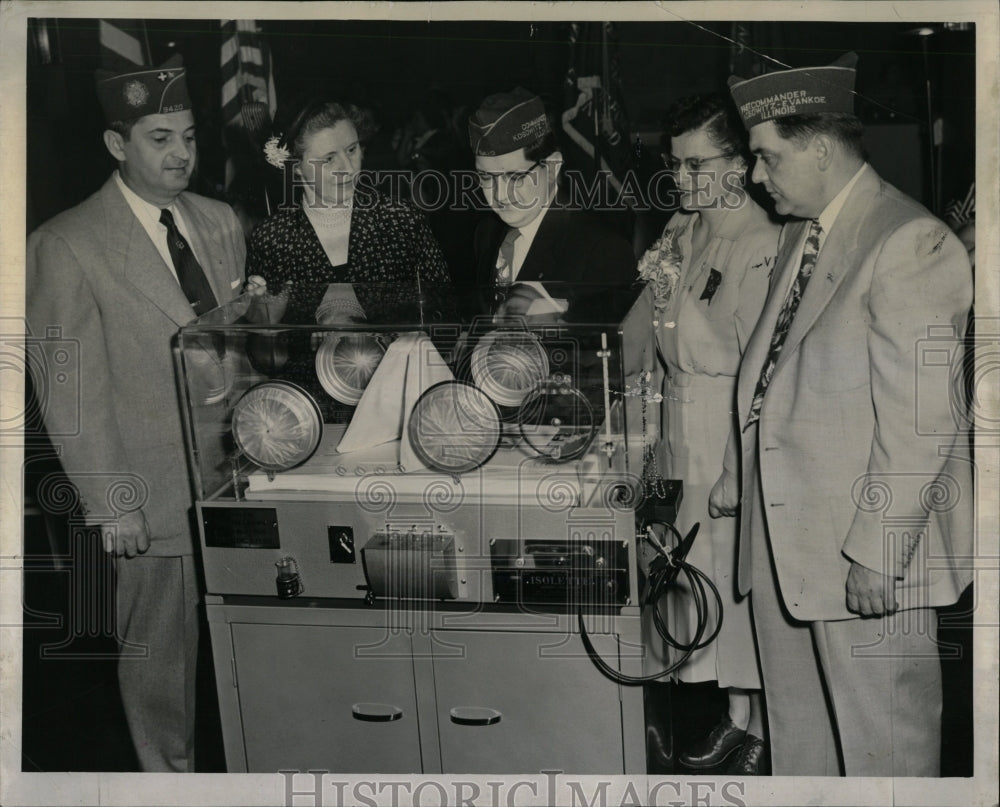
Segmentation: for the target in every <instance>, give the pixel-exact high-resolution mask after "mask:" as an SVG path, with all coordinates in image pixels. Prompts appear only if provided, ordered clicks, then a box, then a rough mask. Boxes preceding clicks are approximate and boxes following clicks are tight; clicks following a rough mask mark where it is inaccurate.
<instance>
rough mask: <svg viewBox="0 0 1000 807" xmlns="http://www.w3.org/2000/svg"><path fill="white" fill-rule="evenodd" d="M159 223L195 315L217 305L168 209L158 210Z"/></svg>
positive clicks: (202, 272)
mask: <svg viewBox="0 0 1000 807" xmlns="http://www.w3.org/2000/svg"><path fill="white" fill-rule="evenodd" d="M160 224H162V225H163V226H164V227H166V228H167V249H169V250H170V258H171V260H173V262H174V270H175V271H176V272H177V279H178V280H179V281H180V284H181V289H182V290H183V292H184V295H185V296H186V297H187V298H188V302H190V303H191V308H193V309H194V313H195V316H201V315H202V314H204V313H205V312H206V311H211V310H212V309H213V308H215V307H216V306H217V305H218V302H217V301H216V299H215V294H213V293H212V287H211V286H210V285H208V279H207V278H206V277H205V272H204V270H202V268H201V264H199V263H198V259H197V258H196V257H195V256H194V252H192V251H191V246H190V245H189V244H188V242H187V241H186V240H184V236H183V235H181V232H180V230H178V229H177V224H176V222H175V221H174V217H173V214H172V213H171V212H170V211H169V210H161V211H160Z"/></svg>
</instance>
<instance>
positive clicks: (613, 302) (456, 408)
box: [177, 285, 658, 773]
mask: <svg viewBox="0 0 1000 807" xmlns="http://www.w3.org/2000/svg"><path fill="white" fill-rule="evenodd" d="M332 288H333V287H331V289H332ZM335 291H336V290H335ZM338 293H339V292H338ZM346 294H347V295H348V296H349V298H350V306H346V307H344V306H341V307H340V308H339V309H338V308H337V307H336V306H335V310H349V311H353V310H357V309H359V308H360V309H364V310H365V311H367V312H368V314H367V319H364V320H362V319H361V318H360V317H357V316H342V317H337V316H335V317H334V319H336V320H337V321H336V322H334V323H333V324H330V323H329V322H328V324H324V325H317V324H316V321H315V319H313V321H312V322H307V321H295V317H294V316H292V312H291V309H290V308H288V301H287V299H286V298H285V297H283V296H281V295H276V296H273V297H272V296H268V297H266V298H251V297H249V296H246V295H244V296H242V297H240V298H237V299H236V300H234V301H232V302H231V303H229V304H227V305H226V306H223V307H221V308H219V309H216V310H215V311H212V312H209V313H208V314H206V315H205V316H203V317H202V318H200V319H199V320H197V321H196V322H195V323H193V324H191V325H189V326H187V327H185V328H183V329H182V330H181V331H180V334H179V336H178V345H177V356H178V368H179V377H180V380H181V382H180V394H181V396H182V398H183V409H184V411H185V414H186V421H187V427H188V435H189V448H190V459H191V465H192V470H193V475H194V478H195V485H196V493H197V518H198V523H199V529H200V538H201V552H202V557H203V561H204V572H205V580H206V584H207V591H208V596H207V598H206V601H207V612H208V619H209V624H210V633H211V641H212V649H213V654H214V664H215V675H216V680H217V687H218V694H219V704H220V709H221V716H222V728H223V737H224V743H225V753H226V761H227V766H228V769H229V770H230V771H234V772H236V771H251V772H265V771H267V772H270V771H278V770H290V769H291V770H324V771H331V772H333V771H339V772H368V773H379V772H385V773H388V772H398V773H518V772H538V771H541V770H561V771H565V772H573V773H642V772H645V769H646V759H645V731H644V719H643V704H642V690H641V688H636V687H627V686H621V685H619V684H618V683H616V682H615V681H612V680H611V679H609V678H607V677H605V676H604V675H603V674H602V673H601V672H600V671H599V670H598V669H597V667H596V666H595V664H594V663H593V661H592V659H591V658H590V657H589V656H588V653H587V651H586V649H585V647H584V644H583V642H582V637H581V635H580V630H579V625H578V619H580V618H581V615H582V619H583V624H584V625H585V627H586V630H587V632H588V633H589V635H590V638H591V641H592V643H593V647H594V649H595V650H596V651H597V652H598V653H599V654H600V655H601V656H602V657H603V658H604V659H605V660H606V661H608V662H610V664H611V665H612V666H613V667H615V668H617V669H620V670H621V671H622V672H625V673H627V674H631V675H637V674H640V673H641V672H642V666H643V665H642V635H641V632H642V628H641V622H642V620H641V615H640V605H639V597H640V585H641V582H640V577H641V573H640V566H639V554H640V552H639V549H638V546H639V543H640V542H639V541H637V537H636V516H635V510H634V507H635V505H636V502H637V499H638V498H641V496H642V493H643V489H644V480H643V479H642V474H643V467H644V458H646V457H648V456H649V455H650V454H651V452H652V451H653V449H654V447H655V442H656V439H657V435H656V423H657V420H658V414H657V413H658V407H657V405H656V404H655V403H651V402H650V396H649V394H648V393H649V392H650V389H651V385H652V384H653V378H654V375H653V372H654V371H655V364H656V359H655V347H654V344H653V340H652V328H651V321H652V319H653V312H652V307H651V302H650V295H649V293H648V292H641V291H639V290H633V291H629V292H627V293H625V292H620V293H615V294H611V293H609V294H607V295H605V297H604V298H603V299H602V304H601V314H600V318H601V321H598V322H596V323H595V322H594V321H593V320H591V321H589V322H586V323H566V322H562V321H559V322H548V321H547V320H546V319H545V318H542V319H541V320H539V319H537V318H534V317H528V318H512V319H510V320H502V321H494V319H492V318H479V319H476V320H475V321H473V322H472V323H471V324H469V323H467V324H465V325H456V324H452V322H453V320H454V319H455V317H454V309H453V308H452V303H451V301H450V300H449V297H448V293H447V292H446V291H445V290H440V289H433V288H426V289H422V290H421V292H420V294H419V296H418V298H417V299H399V298H400V295H399V293H398V290H397V291H393V290H391V289H379V288H378V287H375V286H366V287H360V286H357V285H355V287H353V288H350V287H347V289H346ZM324 299H325V298H324ZM359 301H360V305H357V304H358V303H359ZM376 312H377V313H376ZM309 314H310V315H306V316H302V317H301V319H302V320H306V319H311V318H312V317H311V312H309ZM346 449H351V450H346Z"/></svg>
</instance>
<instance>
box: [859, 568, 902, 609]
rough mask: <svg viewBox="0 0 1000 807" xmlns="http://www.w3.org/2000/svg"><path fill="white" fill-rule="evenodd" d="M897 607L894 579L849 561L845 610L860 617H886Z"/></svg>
mask: <svg viewBox="0 0 1000 807" xmlns="http://www.w3.org/2000/svg"><path fill="white" fill-rule="evenodd" d="M898 607H899V603H897V602H896V578H895V577H893V576H892V575H884V574H881V573H880V572H874V571H872V570H871V569H869V568H867V567H866V566H862V565H861V564H859V563H855V562H854V561H851V570H850V571H849V572H848V573H847V610H848V611H851V612H852V613H855V614H861V616H888V615H889V614H892V613H895V611H896V609H897V608H898Z"/></svg>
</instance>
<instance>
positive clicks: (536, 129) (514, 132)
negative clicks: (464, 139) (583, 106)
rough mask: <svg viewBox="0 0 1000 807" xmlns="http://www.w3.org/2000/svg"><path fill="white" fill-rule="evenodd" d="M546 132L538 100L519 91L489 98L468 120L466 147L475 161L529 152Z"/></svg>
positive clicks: (547, 125)
mask: <svg viewBox="0 0 1000 807" xmlns="http://www.w3.org/2000/svg"><path fill="white" fill-rule="evenodd" d="M550 131H551V129H550V128H549V119H548V118H547V117H546V115H545V106H544V104H542V99H541V98H539V97H538V96H537V95H535V94H534V93H530V92H528V91H527V90H526V89H524V88H523V87H515V88H514V89H513V90H511V91H510V92H500V93H497V94H496V95H491V96H490V97H489V98H487V99H486V100H485V101H483V103H482V104H480V106H479V109H477V110H476V111H475V112H473V113H472V116H471V117H470V118H469V144H470V145H471V146H472V153H473V154H474V155H476V156H477V157H495V156H497V155H498V154H510V153H511V152H512V151H517V150H518V149H522V148H531V147H532V146H534V145H537V144H538V143H539V142H541V141H542V139H543V138H544V137H545V135H547V134H548V133H549V132H550Z"/></svg>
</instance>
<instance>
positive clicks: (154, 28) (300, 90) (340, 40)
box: [26, 19, 975, 232]
mask: <svg viewBox="0 0 1000 807" xmlns="http://www.w3.org/2000/svg"><path fill="white" fill-rule="evenodd" d="M260 26H261V29H262V31H263V34H264V40H265V41H266V42H267V44H268V45H269V46H270V48H271V51H272V55H273V61H274V66H275V82H276V86H277V96H278V103H279V111H278V119H279V121H280V120H281V118H282V117H284V116H285V115H286V114H287V113H286V110H287V108H288V107H289V105H290V104H294V103H295V102H296V101H298V100H300V99H301V98H302V97H303V96H304V95H306V94H307V93H310V92H318V91H325V92H329V93H331V94H333V95H335V96H338V97H340V98H342V99H344V100H349V101H353V102H355V103H361V104H364V105H367V106H370V107H372V108H373V109H375V110H376V112H377V115H378V118H379V123H380V125H381V131H380V133H379V137H381V138H383V139H384V140H388V138H389V137H391V133H392V132H393V131H394V130H395V129H396V128H397V127H399V126H400V125H402V124H403V123H404V121H405V120H406V119H407V118H408V117H409V116H410V115H411V113H412V112H413V110H414V109H415V107H416V105H417V104H418V103H419V102H420V101H421V99H423V97H424V96H425V93H426V92H427V89H428V88H429V87H431V86H435V87H437V88H440V89H442V90H444V91H445V92H446V93H447V94H448V95H450V97H451V99H452V102H453V104H454V105H455V107H467V108H470V109H474V108H475V106H476V105H478V103H479V102H480V101H481V100H482V99H483V98H484V97H485V96H486V95H488V94H490V93H492V92H496V91H500V90H507V89H510V88H511V87H513V86H515V85H518V84H520V85H523V86H525V87H527V88H529V89H532V90H534V91H535V92H537V93H538V94H540V95H542V96H543V98H545V99H546V101H547V103H548V104H549V105H550V107H551V108H552V110H553V111H556V112H558V111H559V110H560V109H561V108H562V104H563V100H564V95H563V88H562V82H563V78H564V76H565V73H566V69H567V67H568V65H569V47H568V44H567V37H568V33H569V24H568V23H565V22H546V23H532V22H509V21H496V22H491V21H473V22H377V21H322V20H309V21H296V20H280V21H278V20H263V21H261V22H260ZM97 27H98V21H97V20H93V19H60V20H49V21H48V32H49V42H50V48H51V53H52V59H53V61H52V62H51V63H49V64H42V63H41V57H40V54H39V51H38V49H37V47H36V44H35V41H34V37H33V30H32V28H31V27H29V30H28V38H29V42H28V45H29V64H28V71H27V81H28V110H27V112H28V115H27V118H26V126H27V135H28V141H27V142H28V172H27V178H28V181H27V194H28V214H27V222H26V225H27V230H28V231H29V232H30V231H31V230H32V229H34V227H36V226H37V225H38V224H40V223H41V222H43V221H45V220H46V219H48V218H50V217H51V216H53V215H55V214H56V213H58V212H60V211H61V210H64V209H66V208H67V207H71V206H72V205H74V204H76V203H78V202H79V201H81V200H82V199H84V198H85V197H86V196H88V195H89V194H91V193H93V192H94V191H95V190H96V189H97V188H98V187H99V186H100V185H101V184H102V183H103V181H104V180H105V179H106V178H107V176H108V174H109V173H110V171H111V169H112V168H113V163H112V161H111V158H110V156H109V155H108V154H107V153H106V151H105V149H104V146H103V144H102V142H101V132H102V131H103V121H102V119H101V113H100V108H99V105H98V103H97V96H96V92H95V90H94V83H93V72H94V70H95V69H96V68H98V67H99V66H100V56H99V48H98V34H97ZM146 27H147V33H148V38H149V42H150V46H151V50H152V55H153V61H154V63H155V64H159V63H160V62H161V61H163V60H165V59H166V58H167V57H168V56H169V55H170V54H171V53H174V52H179V53H181V54H182V55H183V57H184V61H185V64H186V66H187V68H188V77H189V81H188V84H189V88H190V92H191V96H192V100H193V102H194V105H195V107H196V109H195V113H196V118H197V122H198V125H199V133H198V142H199V152H200V170H199V175H198V178H197V182H196V187H194V188H193V190H197V191H199V192H201V193H204V194H207V195H211V196H216V197H222V196H223V184H224V183H223V165H224V162H225V152H224V150H223V145H222V126H221V123H222V122H221V115H220V92H221V89H220V84H221V80H220V65H219V60H220V46H221V43H222V34H221V31H220V28H219V22H218V20H147V21H146ZM917 27H921V26H918V25H915V24H914V23H843V22H814V23H806V22H787V23H786V22H773V23H754V24H753V25H752V29H751V45H752V46H753V47H754V48H755V49H758V50H762V51H763V52H765V53H767V54H768V55H769V56H772V57H773V58H775V59H778V60H779V61H781V62H783V63H785V64H788V65H791V66H793V67H796V66H805V65H810V64H823V63H826V62H829V61H832V60H833V59H834V58H836V57H837V56H839V55H840V54H842V53H845V52H847V51H850V50H854V51H856V52H857V53H858V55H859V57H860V61H859V65H858V78H857V91H858V93H859V95H860V96H861V98H860V100H859V103H858V113H859V115H860V116H861V117H862V119H863V120H864V122H865V123H866V124H867V126H868V131H869V134H868V145H869V150H870V152H871V157H872V162H873V164H874V165H875V168H876V170H878V171H879V172H880V173H881V174H883V176H885V177H886V178H887V179H888V180H889V181H890V182H893V183H894V184H896V185H897V186H899V187H900V188H901V189H902V190H904V191H905V192H907V193H910V194H911V195H913V196H915V197H917V198H918V199H919V200H920V201H922V202H923V203H924V204H925V205H927V206H928V207H931V208H933V207H934V205H933V200H932V199H931V198H930V194H929V186H928V178H929V172H928V170H927V165H926V162H927V159H926V156H927V155H926V152H927V146H926V144H927V132H926V121H927V114H926V96H925V85H924V80H925V69H924V64H925V63H924V58H923V50H922V46H923V45H924V44H926V46H927V51H928V58H927V61H926V64H927V74H929V76H930V79H931V82H932V87H933V97H934V114H935V116H936V117H937V116H940V117H941V118H943V120H944V124H945V129H944V132H945V141H944V147H943V155H942V156H943V160H942V167H943V170H942V171H941V176H942V193H941V200H942V201H943V202H945V203H946V202H947V201H948V200H949V199H951V198H955V197H964V195H965V192H966V190H967V189H968V186H969V183H970V182H971V181H972V178H973V173H974V172H973V155H974V153H975V152H974V138H975V119H974V113H975V106H974V100H975V51H974V42H975V35H974V32H973V31H972V30H966V31H950V30H944V28H943V26H942V25H940V24H936V25H932V27H933V30H934V31H935V33H934V35H932V36H930V37H927V38H926V40H924V39H923V38H921V37H918V36H914V35H912V34H908V32H910V31H913V30H914V29H915V28H917ZM617 34H618V39H619V42H620V48H619V53H620V60H621V80H622V86H623V89H624V94H625V99H624V102H625V111H626V114H627V116H628V119H629V121H630V123H631V128H632V136H633V139H634V137H635V136H636V134H641V135H642V137H643V141H644V142H645V143H646V144H647V145H649V146H654V147H655V145H656V143H657V140H658V136H659V124H660V119H661V116H662V114H663V111H664V110H665V109H666V108H667V106H668V105H669V104H670V103H671V102H672V101H674V100H676V99H677V98H679V97H681V96H683V95H688V94H691V93H695V92H710V91H713V90H720V89H723V88H724V87H725V80H726V78H727V77H728V75H729V62H730V55H731V52H732V46H731V44H730V43H729V42H728V41H727V39H725V38H724V37H729V36H730V34H731V23H728V22H726V23H697V24H694V23H686V22H656V23H647V22H625V23H619V24H617ZM369 165H371V161H370V160H369ZM470 167H471V166H470ZM934 212H937V213H939V214H940V213H941V211H938V210H935V211H934Z"/></svg>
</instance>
